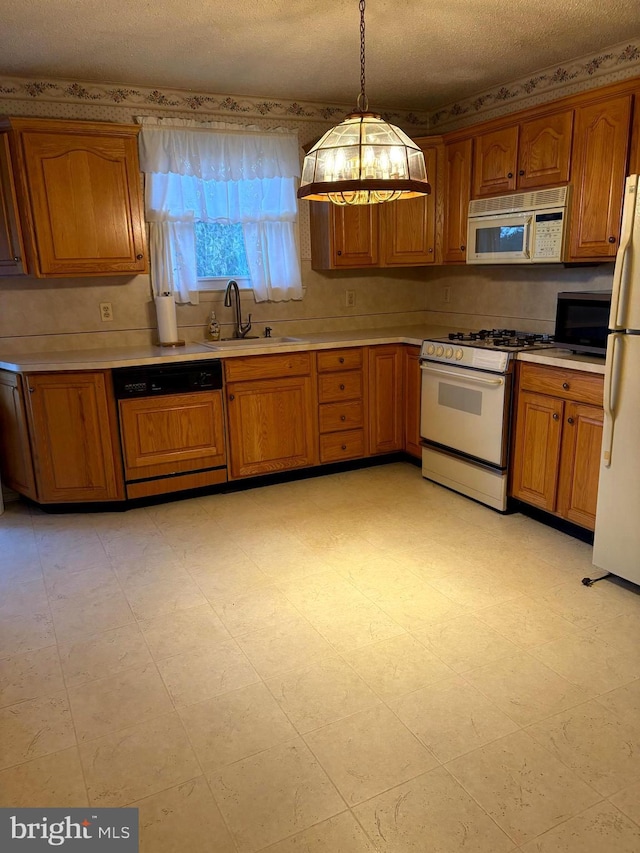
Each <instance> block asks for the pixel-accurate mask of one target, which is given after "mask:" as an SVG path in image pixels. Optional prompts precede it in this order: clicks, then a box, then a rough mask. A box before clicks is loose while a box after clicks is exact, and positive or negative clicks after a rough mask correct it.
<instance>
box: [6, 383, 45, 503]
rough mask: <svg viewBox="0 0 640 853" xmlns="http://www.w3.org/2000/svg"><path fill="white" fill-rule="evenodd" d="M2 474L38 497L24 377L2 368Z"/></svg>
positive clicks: (23, 492)
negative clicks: (25, 400) (30, 442)
mask: <svg viewBox="0 0 640 853" xmlns="http://www.w3.org/2000/svg"><path fill="white" fill-rule="evenodd" d="M0 474H2V481H3V483H4V484H5V485H7V486H9V487H10V488H12V489H15V491H16V492H19V493H20V494H21V495H26V496H27V497H28V498H34V499H35V498H36V497H37V494H36V485H35V480H34V476H33V463H32V460H31V450H30V445H29V432H28V427H27V418H26V410H25V405H24V396H23V390H22V377H21V376H20V375H19V374H17V373H10V372H9V371H6V370H0Z"/></svg>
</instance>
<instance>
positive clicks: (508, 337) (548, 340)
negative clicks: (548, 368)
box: [448, 329, 553, 350]
mask: <svg viewBox="0 0 640 853" xmlns="http://www.w3.org/2000/svg"><path fill="white" fill-rule="evenodd" d="M448 339H449V340H450V341H461V342H462V343H477V344H478V345H479V346H494V347H496V348H498V347H502V348H505V349H513V350H516V349H530V348H532V347H535V346H538V345H540V344H543V345H545V344H546V345H547V346H550V345H551V344H553V337H552V336H551V335H547V334H541V333H539V332H521V331H518V330H516V329H480V330H479V331H477V332H449V334H448Z"/></svg>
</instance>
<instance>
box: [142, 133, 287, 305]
mask: <svg viewBox="0 0 640 853" xmlns="http://www.w3.org/2000/svg"><path fill="white" fill-rule="evenodd" d="M138 121H139V123H140V124H141V125H142V131H141V133H140V163H141V167H142V170H143V172H144V173H145V183H146V189H145V197H146V216H147V220H148V222H149V236H150V252H151V271H152V278H153V282H154V290H155V292H156V293H157V294H160V293H167V292H168V293H173V294H174V298H175V300H176V302H197V301H198V277H197V271H196V238H195V222H196V221H202V222H221V223H225V224H236V223H240V224H241V225H242V228H243V233H244V241H245V247H246V252H247V263H248V266H249V272H250V274H251V285H252V287H253V291H254V296H255V299H256V302H264V301H266V300H269V301H272V302H280V301H284V300H288V299H302V281H301V274H300V255H299V251H298V240H297V216H298V206H297V199H296V187H297V180H298V178H299V177H300V157H299V151H298V138H297V134H295V133H293V132H291V131H279V130H278V131H263V130H259V129H255V130H254V129H249V128H241V127H239V126H238V125H234V124H226V123H223V122H210V123H208V124H206V125H203V124H201V123H199V122H195V121H193V120H188V119H184V120H183V119H158V118H147V117H144V118H139V119H138Z"/></svg>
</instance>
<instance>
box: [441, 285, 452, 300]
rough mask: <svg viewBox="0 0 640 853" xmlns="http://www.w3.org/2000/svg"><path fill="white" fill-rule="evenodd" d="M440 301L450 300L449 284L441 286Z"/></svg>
mask: <svg viewBox="0 0 640 853" xmlns="http://www.w3.org/2000/svg"><path fill="white" fill-rule="evenodd" d="M442 301H443V302H446V303H447V304H448V303H449V302H451V285H449V284H445V286H444V287H443V288H442Z"/></svg>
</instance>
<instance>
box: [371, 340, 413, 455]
mask: <svg viewBox="0 0 640 853" xmlns="http://www.w3.org/2000/svg"><path fill="white" fill-rule="evenodd" d="M368 367H369V383H368V384H369V453H370V454H372V455H375V454H377V453H392V452H393V451H396V450H403V449H404V443H405V441H404V411H403V379H404V361H403V345H402V344H382V345H380V346H374V347H369V353H368Z"/></svg>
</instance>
